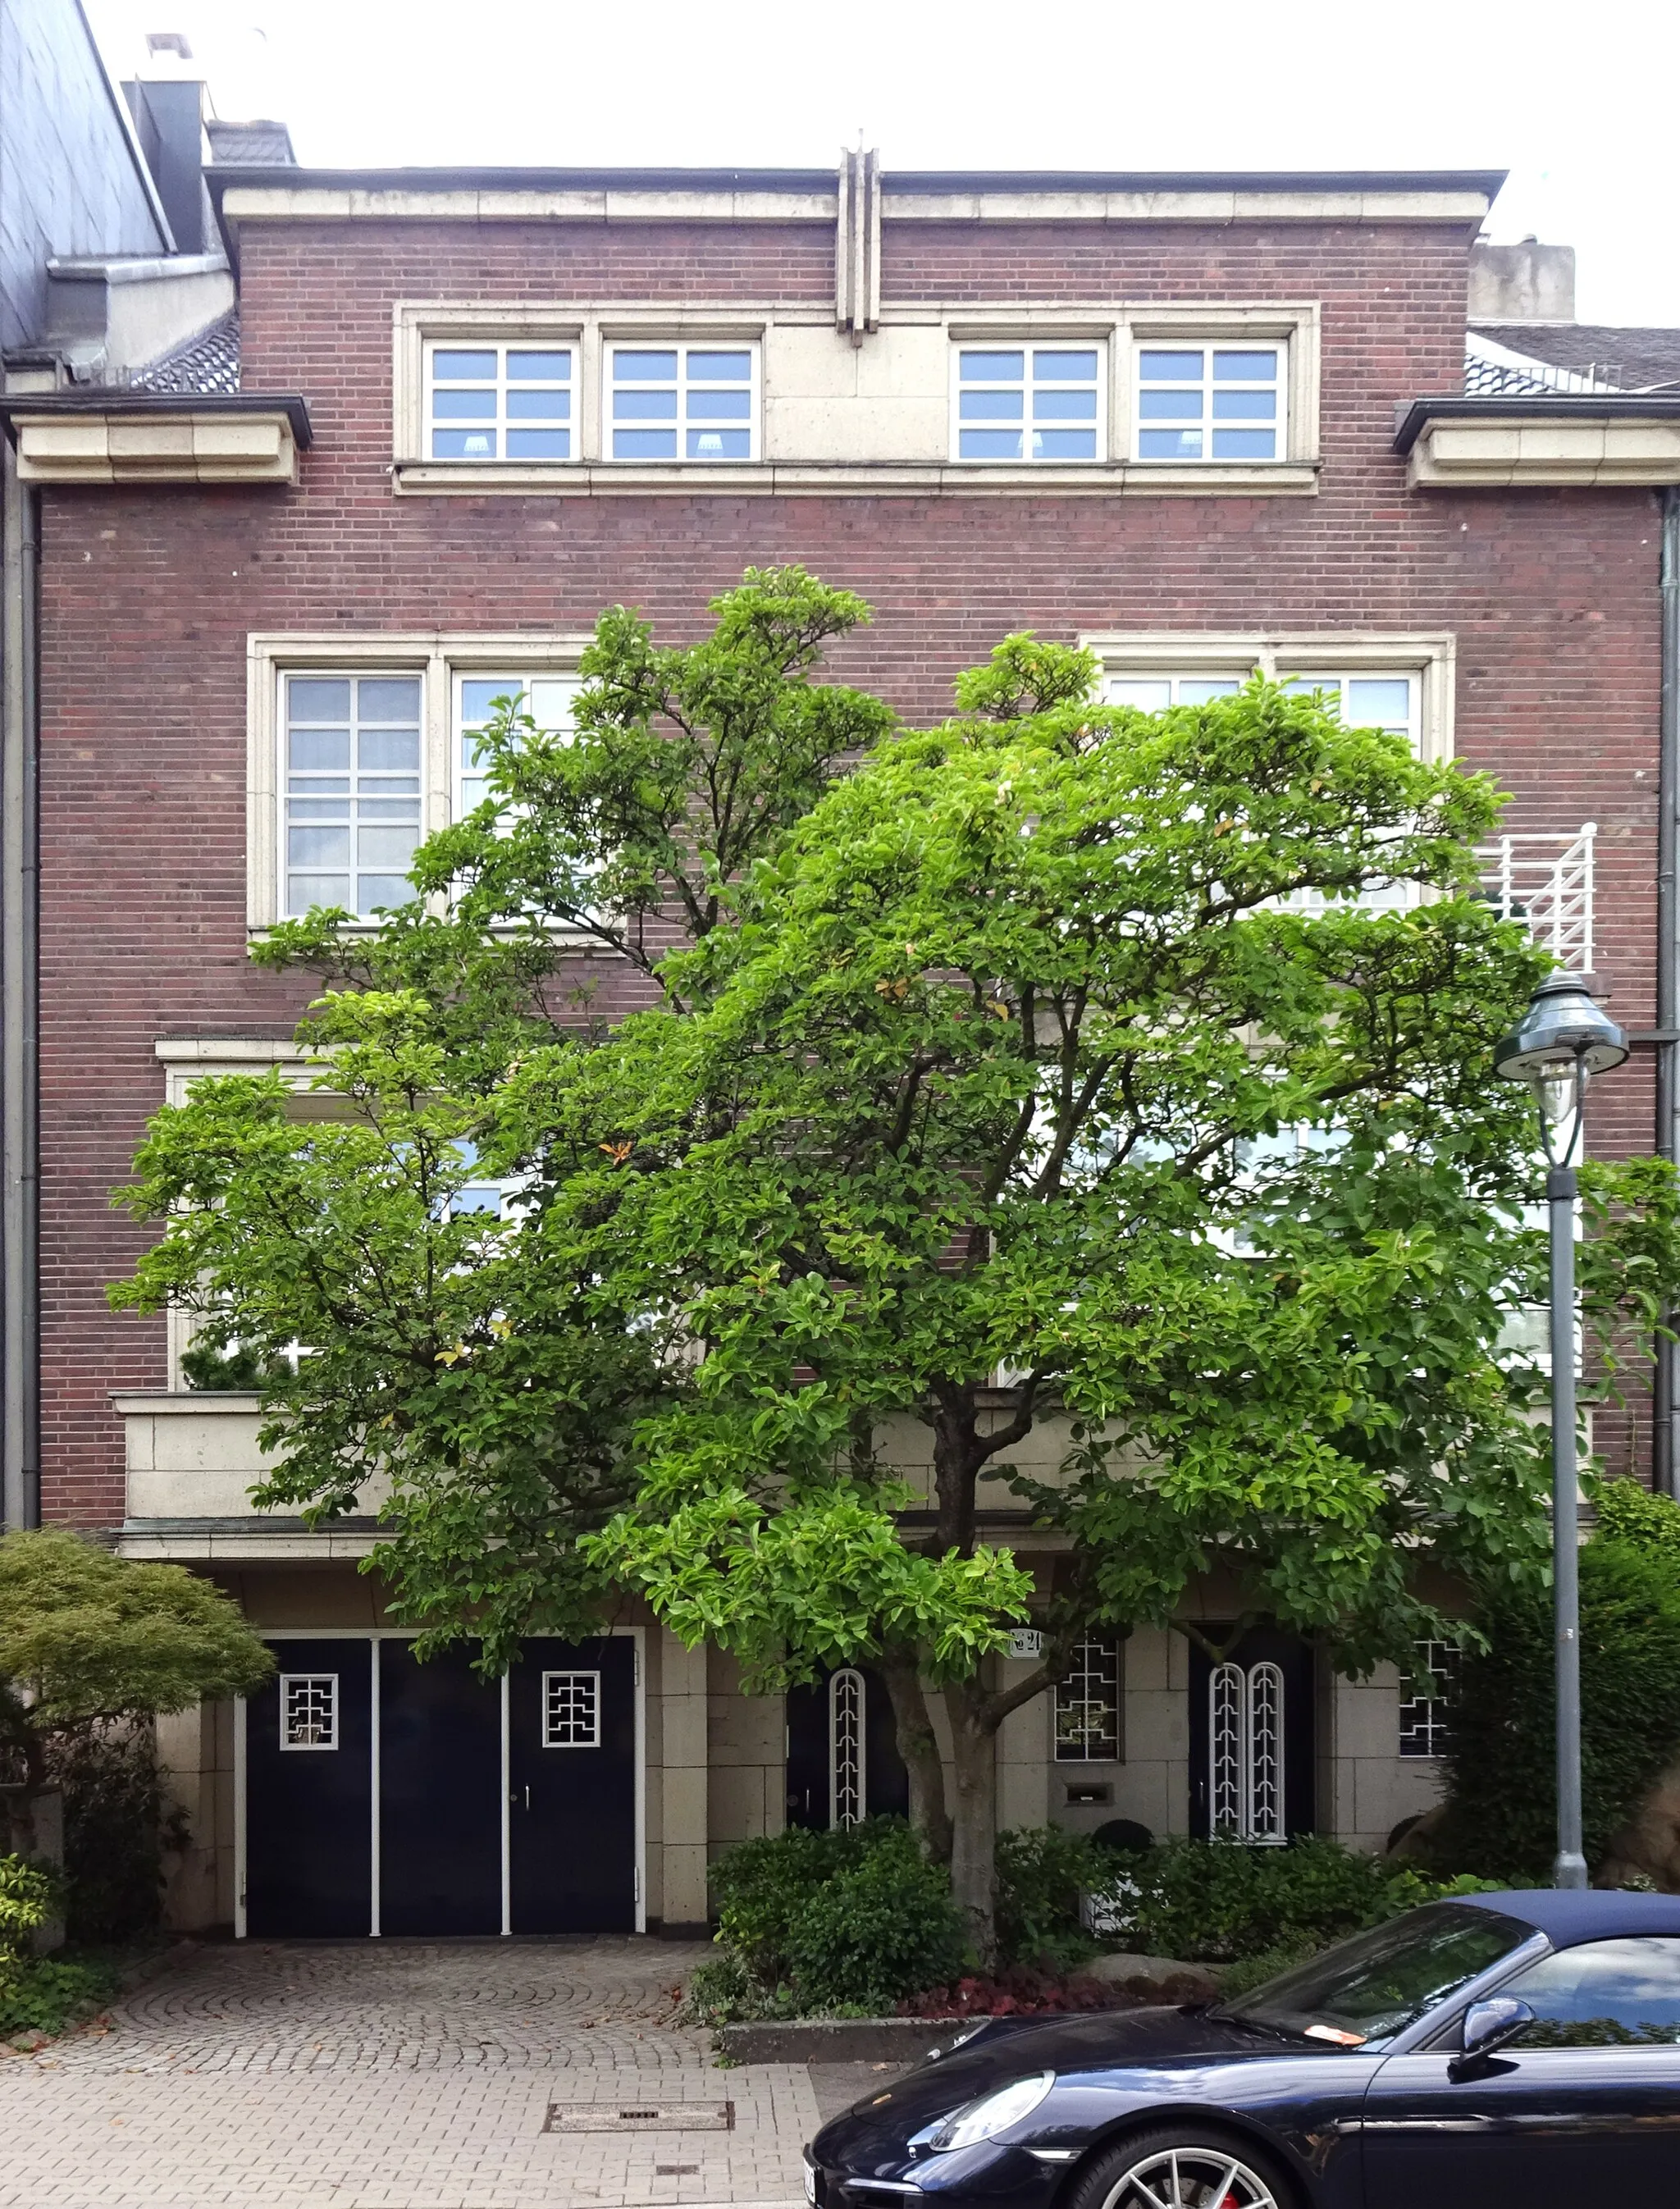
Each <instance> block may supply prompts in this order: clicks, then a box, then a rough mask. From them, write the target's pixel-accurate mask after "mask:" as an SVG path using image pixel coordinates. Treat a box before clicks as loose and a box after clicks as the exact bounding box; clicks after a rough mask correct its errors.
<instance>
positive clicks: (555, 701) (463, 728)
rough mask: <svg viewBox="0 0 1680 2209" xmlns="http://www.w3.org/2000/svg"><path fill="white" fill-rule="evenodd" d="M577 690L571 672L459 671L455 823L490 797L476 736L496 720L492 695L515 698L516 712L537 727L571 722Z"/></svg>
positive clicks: (456, 720) (456, 711)
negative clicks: (481, 673)
mask: <svg viewBox="0 0 1680 2209" xmlns="http://www.w3.org/2000/svg"><path fill="white" fill-rule="evenodd" d="M577 692H578V681H577V677H575V676H566V675H463V676H462V677H461V678H460V680H459V682H458V683H456V686H455V819H456V820H457V821H459V820H461V819H462V818H464V816H466V815H467V814H468V813H470V812H471V811H472V810H473V807H474V806H475V805H479V804H483V802H484V800H485V798H487V797H488V796H489V795H490V792H489V788H488V785H487V784H486V781H485V761H483V760H482V759H481V758H480V756H479V737H481V736H482V734H483V733H484V731H485V729H486V728H487V727H488V726H489V725H490V724H491V722H492V721H493V720H495V719H497V710H496V701H497V699H498V698H512V699H515V700H516V701H518V711H519V712H520V713H528V714H529V715H530V717H531V719H533V721H534V722H535V723H536V725H537V726H538V727H539V729H542V730H545V731H549V730H554V729H566V728H569V727H570V725H571V718H572V701H573V700H574V699H575V697H576V695H577Z"/></svg>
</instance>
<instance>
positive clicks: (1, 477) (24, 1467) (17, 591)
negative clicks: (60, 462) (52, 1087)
mask: <svg viewBox="0 0 1680 2209" xmlns="http://www.w3.org/2000/svg"><path fill="white" fill-rule="evenodd" d="M0 497H3V513H0V545H3V551H0V1526H3V1527H5V1528H15V1527H21V1526H39V1524H40V1517H41V1417H40V1404H41V1399H40V1255H39V1253H40V1241H39V1231H40V1133H39V1099H40V1091H39V1043H40V978H39V955H38V941H39V938H38V929H39V914H40V894H39V892H40V810H39V779H38V770H39V696H38V693H37V688H36V666H37V662H36V653H37V645H38V640H39V547H40V537H39V530H40V522H39V515H40V502H39V495H38V494H37V493H36V492H35V491H33V489H32V488H31V486H30V485H27V484H25V483H22V482H20V480H19V479H18V472H17V456H16V454H15V453H14V452H13V451H12V449H11V448H10V446H9V445H5V446H4V447H3V448H0Z"/></svg>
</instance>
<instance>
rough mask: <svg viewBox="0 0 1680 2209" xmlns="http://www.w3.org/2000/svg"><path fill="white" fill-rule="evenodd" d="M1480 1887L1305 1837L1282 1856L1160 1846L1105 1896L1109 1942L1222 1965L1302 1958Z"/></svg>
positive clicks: (1204, 1844)
mask: <svg viewBox="0 0 1680 2209" xmlns="http://www.w3.org/2000/svg"><path fill="white" fill-rule="evenodd" d="M1481 1885H1482V1882H1480V1881H1470V1880H1466V1881H1450V1882H1443V1881H1440V1880H1435V1879H1430V1878H1429V1877H1427V1876H1426V1875H1424V1874H1423V1873H1421V1872H1418V1871H1415V1870H1412V1869H1410V1868H1405V1869H1402V1868H1400V1867H1398V1866H1396V1865H1394V1864H1391V1863H1387V1862H1385V1861H1384V1860H1383V1859H1382V1857H1370V1856H1365V1855H1364V1854H1363V1853H1362V1852H1361V1851H1358V1850H1357V1849H1347V1848H1344V1847H1343V1846H1342V1845H1341V1844H1340V1842H1339V1841H1332V1840H1326V1839H1322V1838H1320V1837H1319V1836H1316V1835H1310V1836H1304V1837H1303V1838H1301V1839H1297V1840H1293V1841H1291V1842H1290V1844H1289V1845H1288V1846H1287V1847H1286V1848H1280V1849H1268V1848H1249V1847H1245V1846H1244V1845H1243V1844H1242V1843H1241V1842H1237V1841H1186V1840H1171V1841H1162V1842H1159V1843H1158V1844H1157V1845H1156V1846H1155V1847H1154V1848H1153V1849H1151V1850H1150V1851H1148V1852H1147V1854H1145V1855H1140V1856H1137V1857H1131V1858H1129V1860H1128V1862H1127V1863H1126V1867H1125V1869H1124V1872H1123V1875H1122V1877H1121V1881H1120V1883H1119V1885H1118V1886H1117V1887H1115V1888H1113V1889H1111V1892H1113V1893H1116V1895H1117V1899H1118V1902H1119V1906H1120V1912H1121V1916H1122V1917H1123V1928H1122V1929H1121V1930H1120V1931H1119V1932H1117V1934H1116V1935H1115V1937H1116V1938H1117V1939H1121V1940H1123V1943H1124V1945H1125V1946H1126V1947H1131V1948H1137V1949H1139V1950H1141V1951H1142V1952H1143V1953H1145V1954H1147V1955H1155V1956H1171V1957H1175V1958H1177V1959H1180V1960H1181V1961H1184V1962H1191V1963H1213V1964H1223V1963H1231V1962H1235V1961H1237V1960H1238V1959H1246V1958H1250V1957H1252V1958H1255V1959H1258V1958H1260V1957H1262V1956H1264V1955H1268V1954H1270V1953H1272V1952H1274V1951H1279V1950H1286V1951H1289V1952H1291V1953H1292V1955H1300V1954H1308V1953H1311V1952H1312V1951H1313V1950H1315V1949H1318V1948H1323V1947H1328V1946H1329V1945H1330V1943H1331V1942H1332V1941H1340V1940H1343V1939H1345V1938H1346V1935H1348V1934H1350V1933H1358V1932H1359V1931H1361V1930H1362V1929H1364V1927H1365V1926H1367V1925H1380V1924H1382V1923H1383V1921H1384V1920H1385V1919H1386V1918H1389V1917H1398V1916H1399V1915H1400V1912H1401V1911H1404V1910H1411V1909H1413V1908H1415V1907H1416V1905H1418V1903H1420V1902H1431V1901H1434V1900H1435V1899H1436V1898H1437V1897H1438V1896H1440V1895H1442V1894H1444V1893H1466V1892H1475V1891H1476V1890H1477V1889H1478V1887H1480V1886H1481ZM1281 1968H1283V1967H1282V1965H1273V1966H1270V1967H1268V1971H1267V1972H1266V1973H1265V1974H1263V1975H1262V1976H1266V1977H1269V1976H1270V1971H1271V1970H1272V1969H1281ZM1255 1983H1256V1984H1257V1983H1258V1981H1256V1982H1255Z"/></svg>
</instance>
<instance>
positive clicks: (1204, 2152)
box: [1102, 2140, 1290, 2209]
mask: <svg viewBox="0 0 1680 2209" xmlns="http://www.w3.org/2000/svg"><path fill="white" fill-rule="evenodd" d="M1122 2159H1123V2169H1121V2170H1119V2172H1118V2175H1117V2177H1116V2178H1115V2179H1114V2180H1113V2182H1111V2184H1110V2185H1109V2186H1108V2187H1106V2188H1105V2190H1104V2193H1103V2195H1102V2209H1290V2205H1289V2204H1288V2203H1287V2201H1286V2200H1280V2197H1279V2196H1278V2194H1276V2193H1274V2190H1273V2189H1272V2188H1271V2187H1269V2186H1268V2184H1267V2182H1266V2181H1265V2180H1264V2178H1262V2176H1261V2175H1260V2173H1259V2172H1258V2171H1257V2170H1255V2168H1254V2166H1253V2164H1250V2163H1249V2162H1248V2161H1247V2160H1246V2159H1245V2158H1244V2157H1243V2156H1242V2155H1233V2154H1231V2152H1229V2151H1228V2150H1227V2149H1225V2148H1223V2147H1213V2146H1189V2145H1186V2146H1182V2147H1181V2146H1173V2147H1164V2146H1159V2145H1158V2144H1157V2143H1156V2142H1155V2141H1153V2140H1151V2141H1147V2142H1146V2141H1141V2140H1140V2141H1138V2142H1136V2143H1135V2147H1134V2150H1133V2152H1131V2153H1129V2154H1127V2155H1125V2156H1124V2157H1123V2158H1117V2161H1120V2160H1122Z"/></svg>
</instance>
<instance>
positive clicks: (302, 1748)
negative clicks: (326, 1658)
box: [280, 1672, 340, 1756]
mask: <svg viewBox="0 0 1680 2209" xmlns="http://www.w3.org/2000/svg"><path fill="white" fill-rule="evenodd" d="M322 1687H325V1688H326V1689H327V1707H328V1711H329V1712H330V1713H331V1717H330V1722H329V1723H328V1726H327V1727H326V1729H325V1731H326V1739H325V1740H324V1741H293V1740H292V1725H291V1719H292V1709H291V1700H292V1689H293V1688H304V1689H306V1690H312V1689H317V1688H322ZM339 1700H340V1699H339V1676H338V1674H337V1673H336V1672H282V1673H281V1674H280V1749H281V1750H282V1751H283V1752H284V1753H285V1754H286V1755H293V1756H306V1755H314V1754H316V1753H318V1752H324V1751H326V1750H329V1749H336V1748H337V1747H338V1745H339Z"/></svg>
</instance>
